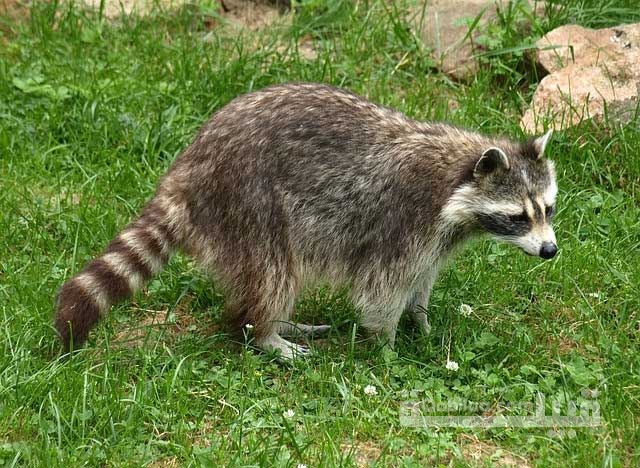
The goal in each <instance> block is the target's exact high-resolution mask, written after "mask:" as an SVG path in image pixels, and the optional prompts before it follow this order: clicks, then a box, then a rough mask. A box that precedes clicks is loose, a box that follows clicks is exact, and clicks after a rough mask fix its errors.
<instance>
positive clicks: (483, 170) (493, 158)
mask: <svg viewBox="0 0 640 468" xmlns="http://www.w3.org/2000/svg"><path fill="white" fill-rule="evenodd" d="M509 167H510V166H509V158H507V155H506V154H505V153H504V151H502V150H501V149H500V148H496V147H492V148H489V149H488V150H487V151H485V152H484V153H482V157H481V158H480V159H478V162H477V163H476V166H475V167H474V168H473V177H475V178H476V179H477V178H479V177H482V176H485V175H488V174H491V173H493V172H495V171H496V170H497V169H504V170H509Z"/></svg>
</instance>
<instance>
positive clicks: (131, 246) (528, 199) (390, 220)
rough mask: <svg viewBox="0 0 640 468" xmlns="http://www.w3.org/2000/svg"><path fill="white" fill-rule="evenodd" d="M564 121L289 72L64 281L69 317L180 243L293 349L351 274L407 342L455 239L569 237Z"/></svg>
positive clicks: (190, 151)
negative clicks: (307, 299) (407, 102)
mask: <svg viewBox="0 0 640 468" xmlns="http://www.w3.org/2000/svg"><path fill="white" fill-rule="evenodd" d="M549 137H550V133H547V134H546V135H544V136H541V137H537V138H531V139H529V140H528V141H525V142H519V141H512V140H510V139H506V138H501V137H490V136H483V135H480V134H478V133H475V132H472V131H469V130H465V129H462V128H458V127H455V126H452V125H448V124H444V123H427V122H418V121H414V120H412V119H410V118H408V117H407V116H405V115H404V114H402V113H400V112H397V111H395V110H392V109H389V108H386V107H382V106H380V105H376V104H374V103H371V102H369V101H368V100H366V99H364V98H361V97H358V96H356V95H354V94H352V93H350V92H348V91H344V90H341V89H337V88H333V87H330V86H327V85H321V84H304V83H298V84H295V83H294V84H284V85H276V86H271V87H268V88H265V89H263V90H260V91H257V92H253V93H250V94H247V95H244V96H240V97H238V98H236V99H235V100H233V101H232V102H230V103H229V104H228V105H226V106H225V107H223V108H222V109H220V110H219V111H218V112H216V113H215V114H214V115H213V116H212V117H211V119H210V120H209V121H208V122H207V123H205V124H204V126H203V127H202V128H201V130H200V131H199V133H198V135H197V136H196V137H195V139H194V141H193V142H192V143H191V145H189V146H188V147H187V148H186V149H185V150H184V152H183V153H182V154H181V155H180V156H179V157H178V158H177V160H176V161H175V162H174V164H173V166H172V167H171V168H170V169H169V171H168V172H167V174H166V175H165V176H164V177H163V178H162V179H161V180H160V183H159V185H158V188H157V191H156V193H155V196H154V197H153V198H152V199H151V200H150V201H149V202H148V203H147V205H146V206H145V207H144V208H143V209H142V211H141V213H140V215H139V216H138V217H137V218H136V219H135V220H133V221H132V222H131V223H130V224H129V225H128V226H126V227H125V228H124V230H123V231H122V232H120V233H119V234H118V235H117V236H116V237H115V239H113V240H112V241H111V243H110V244H109V245H108V246H107V247H106V249H105V250H104V252H103V253H102V254H101V255H100V256H99V257H97V258H96V259H94V260H92V261H91V262H89V263H88V264H87V265H86V266H85V268H84V269H83V270H82V271H81V272H80V273H78V274H77V275H76V276H74V277H73V278H71V279H70V280H68V281H67V282H66V283H65V284H64V285H63V286H62V288H61V290H60V293H59V296H58V302H57V313H56V318H55V326H56V328H57V330H58V333H59V334H60V337H61V339H62V342H63V345H64V348H65V349H66V350H70V349H72V348H74V347H78V346H80V345H82V344H83V342H84V341H85V340H86V339H87V336H88V334H89V332H90V331H91V329H92V328H93V327H94V326H95V325H96V323H97V322H98V321H99V320H100V319H101V318H102V317H103V316H104V315H105V314H106V313H107V311H108V310H109V308H110V307H111V305H113V304H114V303H116V302H118V301H120V300H122V299H124V298H127V297H129V296H130V295H131V294H132V293H133V292H134V291H136V290H138V289H140V288H141V287H142V286H143V285H144V283H145V282H146V281H148V280H149V279H150V278H151V277H152V276H154V275H156V274H157V273H158V272H160V271H161V270H162V268H163V267H164V265H165V264H166V263H167V262H168V260H169V258H170V257H171V255H172V254H173V253H174V252H175V251H176V250H180V251H182V252H184V253H186V254H187V255H190V256H192V257H193V258H195V259H196V261H197V262H198V263H199V264H200V265H201V266H202V267H203V268H204V269H205V270H207V271H210V272H212V273H214V274H215V277H216V278H218V281H220V283H221V285H223V286H224V287H225V289H226V291H228V296H227V298H226V306H225V309H226V313H227V314H228V318H229V321H230V323H231V324H232V325H233V327H234V328H235V329H236V330H240V329H241V328H242V327H244V326H245V325H252V326H253V330H254V337H255V344H256V345H257V346H258V347H259V348H261V349H263V350H275V351H279V352H280V353H282V355H283V357H285V358H291V357H293V356H295V355H296V354H298V353H305V352H306V351H307V349H306V348H305V347H303V346H301V345H298V344H295V343H292V342H290V341H287V340H286V339H285V337H287V336H290V335H292V334H293V333H295V332H296V331H300V332H302V333H307V334H318V333H321V332H324V331H326V330H327V329H328V328H329V327H328V326H323V325H319V326H312V325H304V324H296V323H294V322H292V316H293V312H294V303H295V300H296V297H297V296H298V294H299V293H300V291H301V290H302V289H303V288H304V287H305V286H307V285H309V284H310V283H313V282H317V281H328V282H329V283H330V284H334V285H336V284H337V285H348V289H349V291H350V294H351V298H352V299H353V301H354V303H355V305H356V306H357V307H358V309H359V310H360V311H361V314H362V325H363V327H364V328H365V329H367V330H368V331H370V332H371V333H374V334H377V335H379V336H381V337H383V338H384V339H386V340H388V343H389V344H390V345H391V346H393V343H394V339H395V334H396V326H397V324H398V321H399V319H400V316H401V314H402V313H403V311H405V310H408V311H410V312H411V313H412V314H413V315H414V317H415V318H416V320H417V322H418V323H419V324H420V325H421V326H422V327H423V328H424V329H425V330H426V331H428V330H429V324H428V321H427V317H426V314H425V313H424V310H425V308H426V306H427V303H428V300H429V293H430V291H431V288H432V285H433V283H434V281H435V279H436V275H437V273H438V269H439V268H440V266H441V265H442V264H443V262H444V261H445V260H446V259H447V257H448V256H449V254H450V253H451V252H452V251H453V250H454V248H455V247H456V246H458V245H460V244H461V243H463V242H464V241H465V240H467V239H469V238H470V237H472V236H474V235H477V234H481V233H489V234H491V235H493V236H494V237H496V238H497V239H501V240H504V241H507V242H510V243H512V244H515V245H516V246H518V247H520V248H521V249H522V250H524V251H525V252H526V253H528V254H530V255H536V256H540V257H542V258H545V259H546V258H551V257H553V256H554V255H555V253H556V251H557V247H556V238H555V235H554V231H553V228H552V226H551V218H552V216H553V210H554V205H555V197H556V192H557V186H556V180H555V171H554V165H553V163H552V162H551V161H548V160H546V159H544V158H543V154H544V150H545V146H546V144H547V142H548V141H549Z"/></svg>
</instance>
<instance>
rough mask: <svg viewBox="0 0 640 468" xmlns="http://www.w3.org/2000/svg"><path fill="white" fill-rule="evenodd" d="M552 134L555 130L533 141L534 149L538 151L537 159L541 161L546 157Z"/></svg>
mask: <svg viewBox="0 0 640 468" xmlns="http://www.w3.org/2000/svg"><path fill="white" fill-rule="evenodd" d="M552 134H553V130H549V131H548V132H547V133H545V134H544V135H542V136H539V137H537V138H535V139H534V140H533V148H534V149H535V150H536V154H537V159H540V158H541V157H542V156H543V155H544V149H545V148H546V147H547V143H549V140H550V139H551V135H552Z"/></svg>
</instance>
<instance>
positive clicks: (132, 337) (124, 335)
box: [114, 296, 218, 348]
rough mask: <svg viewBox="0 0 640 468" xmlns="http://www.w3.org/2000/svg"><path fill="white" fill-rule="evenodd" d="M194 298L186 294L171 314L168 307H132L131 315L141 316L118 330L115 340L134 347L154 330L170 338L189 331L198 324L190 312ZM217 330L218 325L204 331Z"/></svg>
mask: <svg viewBox="0 0 640 468" xmlns="http://www.w3.org/2000/svg"><path fill="white" fill-rule="evenodd" d="M193 300H194V298H193V297H192V296H185V297H184V298H183V299H182V300H181V301H180V303H179V304H178V305H177V306H176V308H175V310H174V311H173V312H172V313H171V314H169V311H168V309H160V310H151V309H139V308H138V309H136V308H132V311H131V315H132V316H136V317H139V318H137V319H135V320H132V321H131V322H130V323H131V324H130V325H127V324H125V325H124V326H123V327H122V328H121V329H120V330H118V331H117V333H116V336H115V339H114V342H115V343H116V344H117V345H118V346H121V347H125V348H134V347H139V346H141V345H143V344H144V342H145V340H146V339H147V336H148V335H149V334H150V333H152V332H154V331H163V332H165V333H166V335H167V338H166V339H168V340H171V339H173V338H175V337H177V336H179V335H182V334H184V333H187V332H188V331H190V330H192V329H193V327H194V326H195V325H196V322H195V319H194V317H193V315H192V314H191V313H190V312H189V311H190V309H191V303H192V302H193ZM217 331H218V330H217V327H215V328H214V327H206V328H205V329H204V330H203V331H202V333H206V334H214V333H216V332H217Z"/></svg>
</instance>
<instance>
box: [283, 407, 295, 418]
mask: <svg viewBox="0 0 640 468" xmlns="http://www.w3.org/2000/svg"><path fill="white" fill-rule="evenodd" d="M295 415H296V412H295V411H293V410H292V409H288V410H287V411H285V412H284V413H282V416H284V417H285V418H287V419H291V418H293V417H294V416H295Z"/></svg>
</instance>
